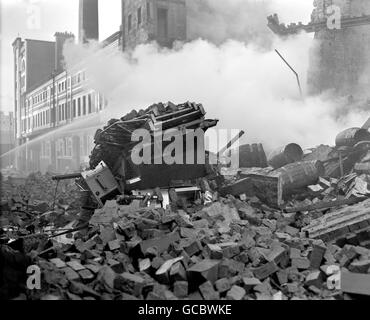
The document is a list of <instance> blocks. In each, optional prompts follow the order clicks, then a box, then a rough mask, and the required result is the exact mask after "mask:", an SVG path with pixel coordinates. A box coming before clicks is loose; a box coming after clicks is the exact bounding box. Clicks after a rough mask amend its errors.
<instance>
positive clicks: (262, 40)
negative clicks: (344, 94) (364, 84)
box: [64, 0, 367, 150]
mask: <svg viewBox="0 0 370 320" xmlns="http://www.w3.org/2000/svg"><path fill="white" fill-rule="evenodd" d="M223 2H225V3H227V5H229V3H231V4H232V5H231V6H230V10H229V11H227V12H226V13H225V11H224V8H225V7H227V6H226V4H223ZM210 3H213V4H214V5H212V6H210ZM296 6H300V4H296ZM246 8H248V10H245V9H246ZM238 9H239V10H238ZM271 10H274V9H273V8H272V7H271V2H269V1H239V0H229V1H218V0H210V1H201V0H198V1H195V2H194V3H193V5H192V6H191V8H190V9H189V15H190V18H189V19H190V21H193V20H198V21H206V22H207V23H204V24H203V25H201V27H199V26H197V25H196V24H195V25H194V29H193V31H191V30H190V35H191V39H192V40H191V41H190V42H188V43H185V44H184V43H177V44H176V45H175V46H174V48H173V49H171V50H170V49H163V48H160V47H158V46H157V45H156V44H155V43H151V44H145V45H140V46H138V47H137V48H136V49H135V50H134V51H132V52H129V53H127V52H126V53H121V52H111V53H109V54H107V52H106V51H104V50H103V49H101V48H100V47H99V45H98V44H97V43H90V44H89V45H85V46H82V45H75V44H70V43H69V44H67V45H66V47H65V52H64V53H65V61H66V65H67V68H71V67H72V66H73V65H74V64H75V63H78V62H79V61H81V60H82V59H83V60H84V65H85V67H86V74H87V77H88V78H89V81H90V83H89V85H90V86H91V87H92V88H93V89H95V90H97V91H99V92H101V93H102V94H104V95H105V96H106V98H107V99H108V102H109V105H108V108H107V110H106V111H105V117H106V119H109V118H120V117H122V116H123V115H125V114H126V113H127V112H129V111H130V110H132V109H137V110H139V109H145V108H146V107H148V106H149V105H151V104H153V103H156V102H167V101H173V102H174V103H182V102H186V101H194V102H197V103H202V104H203V105H204V107H205V109H206V110H207V117H209V118H217V119H220V122H219V126H218V128H229V129H241V130H245V131H246V136H245V138H244V140H243V142H244V143H256V142H258V143H260V142H261V143H263V144H264V146H265V148H266V150H271V149H272V148H275V147H278V146H280V145H283V144H285V143H289V142H296V143H299V144H301V145H302V146H303V147H304V148H308V147H314V146H316V145H318V144H322V143H324V144H330V145H332V144H334V140H335V136H336V134H337V133H338V132H340V131H341V130H343V129H346V128H347V127H352V126H361V125H362V124H363V119H364V118H365V119H366V118H367V117H366V114H365V113H364V111H358V110H357V111H356V112H348V113H346V115H345V117H344V116H343V117H341V116H340V113H339V114H338V112H337V111H338V110H343V108H346V101H340V100H339V99H337V98H336V97H335V96H333V95H332V94H331V93H330V92H327V93H324V94H322V95H321V96H307V95H306V94H305V92H306V87H305V83H306V75H307V71H308V67H309V54H310V49H311V48H312V47H313V46H314V45H315V44H314V42H313V41H314V40H313V39H312V35H308V34H300V35H297V36H294V37H291V38H289V39H286V40H282V39H279V38H278V37H276V36H275V35H274V34H273V33H272V32H271V31H270V30H269V29H268V28H267V26H266V16H267V15H268V14H271V13H273V12H275V11H271ZM292 10H294V8H293V9H292ZM218 11H219V14H217V12H218ZM238 12H243V13H240V14H239V15H238ZM207 16H209V17H210V16H214V17H216V18H215V19H214V22H213V23H212V22H210V20H209V19H208V20H207ZM233 16H235V21H236V22H235V24H234V23H233V22H232V21H233V19H232V17H233ZM201 17H204V19H203V20H202V19H201ZM226 17H227V18H228V20H227V19H226ZM241 19H242V20H243V21H245V23H244V24H240V23H238V20H241ZM227 21H231V22H230V24H229V25H228V27H227V28H225V27H224V26H225V23H226V22H227ZM206 26H207V27H206ZM237 26H239V28H237ZM248 26H250V27H251V28H250V29H249V28H248ZM198 27H199V28H198ZM196 29H198V30H199V31H198V33H197V32H195V30H196ZM275 48H276V49H278V50H279V51H280V52H281V53H282V54H283V56H284V57H285V58H286V59H287V60H288V61H289V63H290V64H291V65H292V66H293V67H294V68H295V69H296V71H297V72H298V73H299V75H300V78H301V83H302V85H303V91H304V99H303V100H302V99H301V97H300V94H299V90H298V86H297V83H296V79H295V76H294V74H293V73H292V72H291V71H290V70H289V69H288V68H287V66H286V65H285V64H284V63H283V62H282V60H281V59H280V58H279V57H278V56H277V54H276V53H275V51H274V49H275Z"/></svg>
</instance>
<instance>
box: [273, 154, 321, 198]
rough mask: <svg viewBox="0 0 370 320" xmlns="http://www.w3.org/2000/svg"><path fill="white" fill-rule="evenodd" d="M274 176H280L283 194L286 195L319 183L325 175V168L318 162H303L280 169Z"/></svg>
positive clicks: (274, 172)
mask: <svg viewBox="0 0 370 320" xmlns="http://www.w3.org/2000/svg"><path fill="white" fill-rule="evenodd" d="M272 175H274V176H280V178H281V181H282V186H283V190H284V191H283V193H284V194H286V193H290V192H292V191H294V190H295V189H300V188H303V187H306V186H309V185H312V184H315V183H317V181H318V179H319V177H320V176H323V175H325V168H324V166H323V164H322V162H321V161H318V160H314V161H302V162H296V163H290V164H288V165H286V166H284V167H282V168H279V169H277V170H275V171H273V173H272Z"/></svg>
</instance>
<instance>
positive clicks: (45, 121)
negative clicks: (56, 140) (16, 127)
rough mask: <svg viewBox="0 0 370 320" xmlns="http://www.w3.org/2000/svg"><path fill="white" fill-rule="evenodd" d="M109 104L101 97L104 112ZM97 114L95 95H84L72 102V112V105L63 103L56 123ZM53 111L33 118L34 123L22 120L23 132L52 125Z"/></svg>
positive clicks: (100, 102)
mask: <svg viewBox="0 0 370 320" xmlns="http://www.w3.org/2000/svg"><path fill="white" fill-rule="evenodd" d="M107 104H108V101H107V100H106V99H104V98H102V97H101V96H100V95H99V102H98V108H99V110H102V109H103V107H104V106H106V105H107ZM93 112H95V103H94V94H92V93H91V94H88V95H84V96H82V97H79V98H76V99H74V100H73V102H72V110H71V103H70V102H68V103H61V104H59V105H58V106H57V110H56V116H57V119H56V121H58V122H59V121H65V120H67V119H73V118H77V117H81V116H85V115H87V114H91V113H93ZM51 121H52V120H51V111H50V110H45V111H41V112H39V113H38V114H36V115H33V116H32V123H31V118H30V117H29V118H27V119H24V120H22V122H21V130H22V132H25V131H27V130H28V129H31V128H32V129H35V128H36V129H37V128H40V127H44V126H46V125H49V124H50V123H51Z"/></svg>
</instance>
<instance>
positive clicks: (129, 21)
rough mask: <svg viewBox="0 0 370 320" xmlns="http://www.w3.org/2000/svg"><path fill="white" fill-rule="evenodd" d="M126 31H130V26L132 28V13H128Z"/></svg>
mask: <svg viewBox="0 0 370 320" xmlns="http://www.w3.org/2000/svg"><path fill="white" fill-rule="evenodd" d="M127 23H128V27H127V28H128V31H129V32H130V31H131V28H132V15H131V14H129V15H128V22H127Z"/></svg>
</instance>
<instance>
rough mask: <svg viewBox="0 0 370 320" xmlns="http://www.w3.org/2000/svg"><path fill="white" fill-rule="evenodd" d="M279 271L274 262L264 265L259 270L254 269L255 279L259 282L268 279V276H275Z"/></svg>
mask: <svg viewBox="0 0 370 320" xmlns="http://www.w3.org/2000/svg"><path fill="white" fill-rule="evenodd" d="M278 270H279V269H278V267H277V266H276V264H275V262H273V261H270V262H268V263H266V264H264V265H262V266H261V267H259V268H255V269H253V274H254V275H255V277H256V278H257V279H259V280H263V279H266V278H267V277H268V276H270V275H272V274H274V273H275V272H277V271H278Z"/></svg>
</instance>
